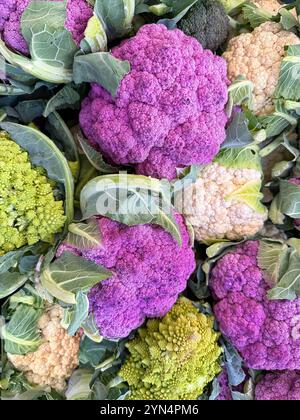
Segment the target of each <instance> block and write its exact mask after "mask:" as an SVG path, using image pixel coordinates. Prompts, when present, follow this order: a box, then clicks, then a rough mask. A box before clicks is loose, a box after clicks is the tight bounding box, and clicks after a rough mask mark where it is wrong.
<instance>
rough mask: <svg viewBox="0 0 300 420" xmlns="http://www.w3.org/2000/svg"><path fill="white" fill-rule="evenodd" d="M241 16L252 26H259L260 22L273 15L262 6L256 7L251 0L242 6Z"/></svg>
mask: <svg viewBox="0 0 300 420" xmlns="http://www.w3.org/2000/svg"><path fill="white" fill-rule="evenodd" d="M243 17H244V19H245V21H246V22H249V23H250V25H251V27H252V28H256V27H257V26H260V25H261V24H262V23H265V22H268V21H270V20H272V19H273V15H272V14H271V13H270V12H268V11H267V10H265V9H263V8H262V7H257V6H256V5H255V4H254V3H252V2H247V3H245V5H244V6H243Z"/></svg>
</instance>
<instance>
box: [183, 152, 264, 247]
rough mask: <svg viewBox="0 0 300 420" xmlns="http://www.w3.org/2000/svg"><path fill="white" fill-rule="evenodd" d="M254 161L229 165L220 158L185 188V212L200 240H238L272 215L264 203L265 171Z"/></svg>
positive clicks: (257, 227)
mask: <svg viewBox="0 0 300 420" xmlns="http://www.w3.org/2000/svg"><path fill="white" fill-rule="evenodd" d="M241 153H243V152H241ZM246 153H247V152H246ZM250 156H251V152H250ZM251 163H252V162H251V161H250V160H249V161H246V162H244V163H243V165H240V167H239V165H237V164H236V162H234V167H229V166H224V165H223V164H222V160H220V163H219V162H218V159H216V161H215V162H214V163H212V164H210V165H208V166H205V167H204V168H203V169H202V170H200V172H199V175H198V178H197V180H196V182H195V183H194V184H191V185H189V186H188V187H187V188H186V189H185V190H184V194H183V214H184V215H185V217H186V219H187V221H188V222H189V223H190V224H191V225H192V226H193V227H194V231H195V236H196V239H197V240H198V241H204V242H205V241H211V240H216V239H229V240H237V239H241V238H243V237H248V236H253V235H255V234H256V233H257V232H259V231H260V230H261V229H262V227H263V225H264V222H265V221H266V219H267V216H268V213H267V209H266V208H264V207H263V206H262V205H261V204H260V198H262V197H261V194H260V189H261V178H262V173H261V167H260V164H259V163H258V162H257V167H255V166H256V163H255V165H254V166H253V168H251ZM242 166H244V167H242ZM247 166H248V168H247ZM247 188H248V191H247ZM179 197H180V195H179ZM176 205H177V204H176ZM178 205H179V204H178ZM177 208H178V207H177Z"/></svg>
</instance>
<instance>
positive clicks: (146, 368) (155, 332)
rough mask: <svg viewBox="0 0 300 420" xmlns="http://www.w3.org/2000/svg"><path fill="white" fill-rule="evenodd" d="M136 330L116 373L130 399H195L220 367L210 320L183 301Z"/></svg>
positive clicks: (186, 300)
mask: <svg viewBox="0 0 300 420" xmlns="http://www.w3.org/2000/svg"><path fill="white" fill-rule="evenodd" d="M138 333H139V336H138V337H137V338H135V339H134V340H132V341H131V342H129V343H128V344H127V347H128V350H129V352H130V356H129V357H128V359H127V361H126V362H125V364H124V365H123V367H122V369H121V371H120V373H119V374H120V376H121V377H122V378H123V379H124V380H125V381H127V382H128V383H129V387H130V395H129V399H131V400H144V399H145V400H160V399H162V400H195V399H197V398H198V397H199V396H200V395H201V394H202V393H203V390H204V388H205V386H206V385H207V384H209V382H211V381H212V380H213V378H214V377H215V376H216V375H217V374H218V373H219V372H220V370H221V368H220V365H219V361H218V359H219V356H220V354H221V348H220V347H219V346H218V344H217V340H218V334H217V333H216V332H214V330H213V318H209V317H207V316H205V315H203V314H201V313H199V311H198V310H197V309H196V308H195V307H194V306H193V303H192V302H191V301H189V300H188V299H185V298H180V299H179V301H178V302H177V303H176V304H175V306H174V307H173V308H172V309H171V311H170V312H169V313H168V314H167V315H166V316H165V317H164V318H163V319H161V320H159V319H154V320H150V321H148V322H147V325H146V327H145V328H142V329H140V330H139V332H138Z"/></svg>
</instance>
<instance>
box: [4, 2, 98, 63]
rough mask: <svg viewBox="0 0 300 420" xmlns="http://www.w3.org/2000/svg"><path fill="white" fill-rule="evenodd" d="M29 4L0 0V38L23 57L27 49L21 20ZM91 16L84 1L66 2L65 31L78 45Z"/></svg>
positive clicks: (90, 10)
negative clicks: (68, 32)
mask: <svg viewBox="0 0 300 420" xmlns="http://www.w3.org/2000/svg"><path fill="white" fill-rule="evenodd" d="M47 1H54V0H47ZM57 1H60V0H57ZM30 2H31V0H0V10H1V16H0V36H1V38H3V40H4V41H5V43H6V45H7V46H8V47H10V48H13V49H15V50H16V51H18V52H20V53H22V54H24V55H29V49H28V45H27V43H26V41H25V39H24V38H23V36H22V33H21V18H22V15H23V13H24V11H25V9H26V8H27V6H28V5H29V4H30ZM92 15H93V9H92V7H91V6H90V5H89V4H88V3H87V2H86V0H68V2H67V17H66V29H68V31H70V32H71V34H72V37H73V39H74V41H75V42H76V43H77V44H78V45H79V43H80V41H81V40H82V38H83V36H84V31H85V28H86V25H87V22H88V20H89V19H90V17H91V16H92Z"/></svg>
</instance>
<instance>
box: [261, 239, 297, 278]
mask: <svg viewBox="0 0 300 420" xmlns="http://www.w3.org/2000/svg"><path fill="white" fill-rule="evenodd" d="M288 261H289V248H288V246H287V245H286V244H284V243H281V242H275V241H267V240H261V241H260V242H259V250H258V256H257V263H258V266H259V268H260V269H261V270H264V271H265V272H266V274H267V279H268V280H270V283H271V285H274V284H276V283H277V282H278V280H279V279H280V278H281V276H282V274H283V273H284V271H285V270H286V268H287V265H288Z"/></svg>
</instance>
